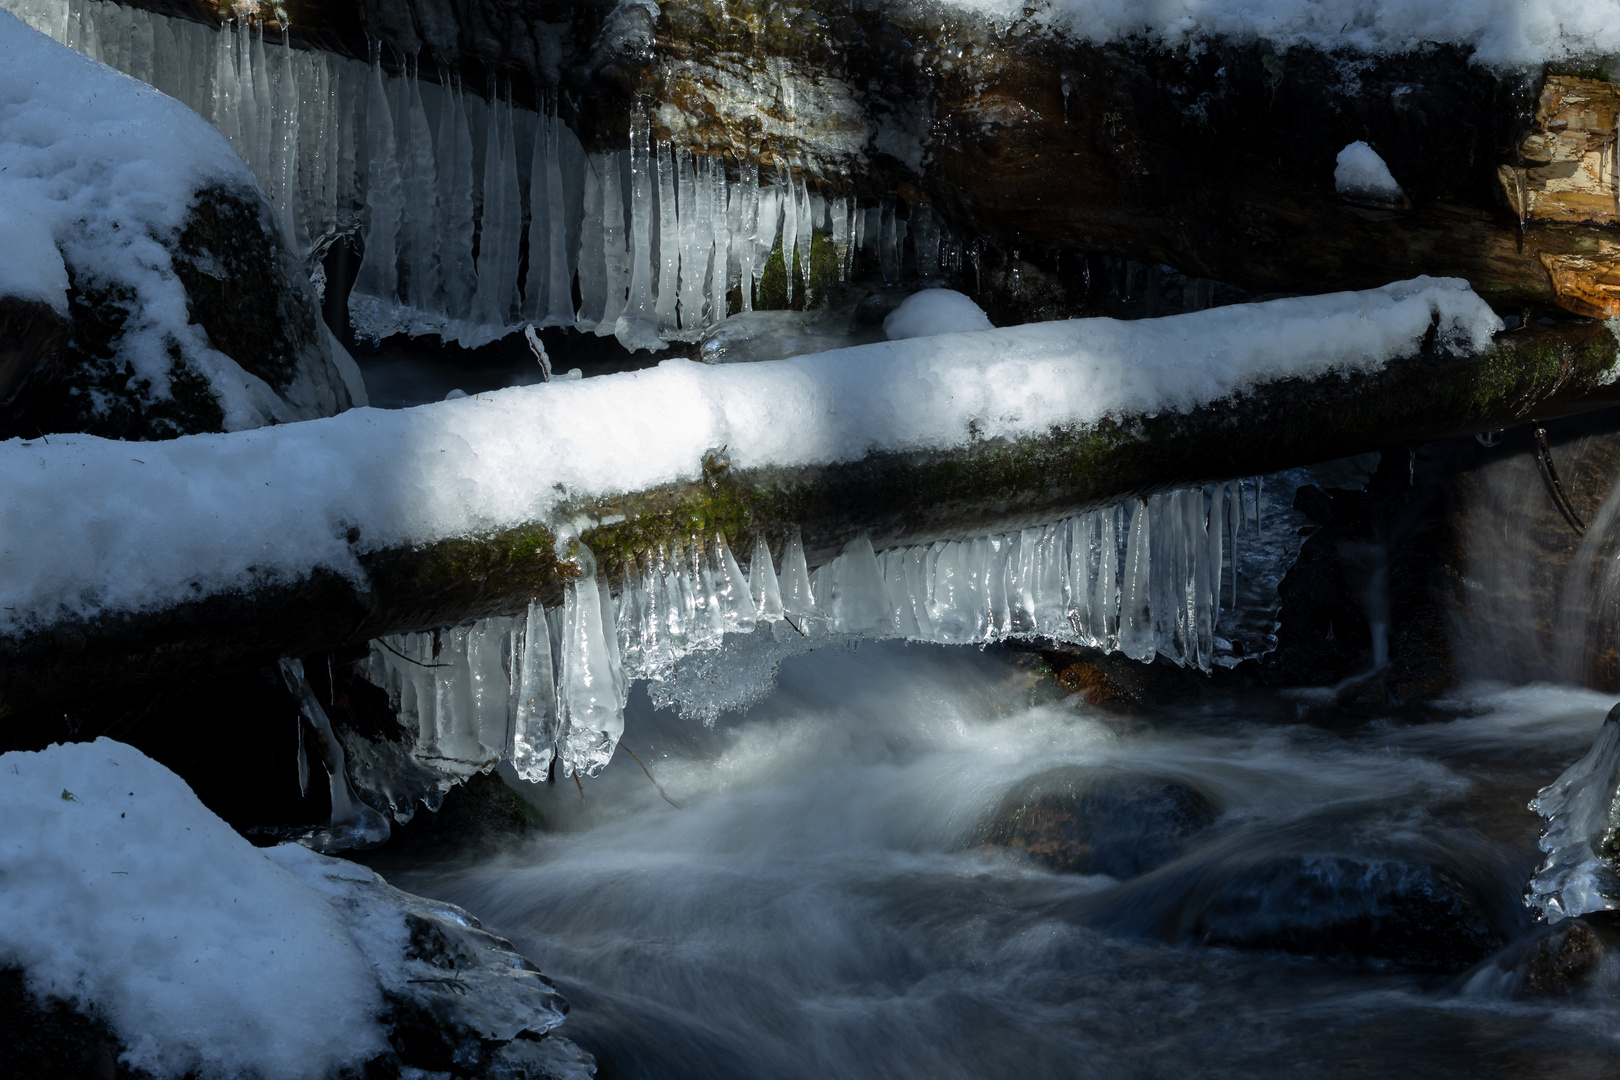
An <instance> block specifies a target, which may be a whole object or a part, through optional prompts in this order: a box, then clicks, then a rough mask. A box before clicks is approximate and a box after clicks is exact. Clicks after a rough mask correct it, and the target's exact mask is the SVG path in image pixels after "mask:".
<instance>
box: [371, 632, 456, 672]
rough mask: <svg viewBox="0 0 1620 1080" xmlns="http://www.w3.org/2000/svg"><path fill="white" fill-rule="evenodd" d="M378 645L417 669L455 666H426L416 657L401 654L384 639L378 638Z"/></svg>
mask: <svg viewBox="0 0 1620 1080" xmlns="http://www.w3.org/2000/svg"><path fill="white" fill-rule="evenodd" d="M377 644H379V645H381V646H382V647H383V648H385V649H387V650H388V651H389V652H391V653H393V654H394V655H395V656H397V657H399V658H400V659H401V660H404V661H406V662H408V663H412V664H415V665H416V666H417V667H452V666H453V665H451V664H424V663H422V661H420V660H418V659H416V657H414V656H406V655H405V654H404V653H402V652H400V651H399V650H398V649H396V648H394V647H393V646H392V645H390V644H388V642H386V641H384V640H383V639H382V638H377Z"/></svg>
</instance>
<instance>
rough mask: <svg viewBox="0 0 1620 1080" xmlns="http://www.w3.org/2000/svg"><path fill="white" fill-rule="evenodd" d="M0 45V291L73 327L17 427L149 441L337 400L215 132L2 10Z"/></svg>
mask: <svg viewBox="0 0 1620 1080" xmlns="http://www.w3.org/2000/svg"><path fill="white" fill-rule="evenodd" d="M0 55H4V56H5V58H6V61H5V63H4V64H3V65H0V161H3V162H5V166H6V167H5V168H4V169H3V170H0V244H3V245H4V249H5V251H6V259H5V260H4V266H3V267H0V297H11V298H16V299H18V300H24V301H31V302H36V303H41V304H46V305H48V306H49V307H50V309H51V310H52V311H54V312H55V313H57V314H58V315H61V316H65V317H67V318H68V319H69V320H70V322H71V325H72V332H71V335H70V337H69V340H68V341H67V343H66V345H65V347H63V348H62V349H61V350H59V352H58V353H56V354H53V355H38V356H34V357H33V358H32V361H33V362H32V364H31V365H30V369H29V371H28V372H26V373H25V374H26V375H27V376H28V379H27V383H26V384H25V385H23V387H22V389H21V390H20V391H18V395H19V397H18V401H19V402H20V403H21V405H20V406H19V407H22V408H26V410H27V413H28V416H27V423H26V424H18V425H14V427H20V428H21V429H23V430H28V431H30V432H32V431H33V430H35V429H43V430H46V431H57V430H68V431H76V430H89V431H95V432H99V433H102V434H108V435H114V436H119V437H124V438H155V437H165V436H172V435H177V434H183V433H187V432H193V431H202V430H237V429H241V428H250V427H258V426H261V425H264V424H267V423H271V422H286V421H290V420H300V419H310V418H313V417H317V416H328V415H331V414H333V413H335V412H338V411H340V410H341V409H343V408H345V407H347V406H348V405H349V404H350V403H351V395H350V393H349V391H348V389H347V387H346V385H345V381H344V377H343V374H342V369H341V368H340V367H339V365H340V364H341V363H343V362H345V361H347V357H346V356H345V357H340V356H337V355H336V354H335V353H334V350H333V345H332V343H331V342H330V341H329V335H328V334H327V333H326V331H325V328H324V326H322V324H321V322H320V318H319V314H318V311H317V308H316V302H315V297H314V293H313V290H312V289H311V287H310V284H309V282H308V280H307V278H306V277H305V276H304V274H303V270H302V267H301V266H300V265H299V263H298V260H297V259H296V258H295V257H293V256H292V255H291V254H290V253H289V252H288V251H287V249H286V246H285V243H284V242H283V240H282V238H281V236H280V235H279V233H278V231H277V229H276V228H275V227H274V225H273V221H274V217H273V213H272V211H271V210H270V207H269V205H268V203H267V202H266V201H265V198H264V195H263V194H262V193H261V192H260V190H259V188H258V186H257V184H256V182H255V180H254V178H253V174H252V173H251V172H250V171H249V170H248V168H247V166H246V165H244V164H243V162H242V160H241V158H240V157H238V156H237V154H236V153H235V151H233V150H232V149H231V147H230V144H229V143H228V142H226V140H225V138H224V137H223V136H222V135H220V133H219V132H218V131H217V130H215V129H214V127H213V126H212V125H210V124H209V123H208V122H207V121H205V120H204V119H202V117H200V116H198V115H197V114H196V113H194V112H192V111H191V110H189V109H187V108H186V107H185V106H183V105H181V104H180V103H179V102H177V101H175V100H173V99H172V98H169V97H167V96H166V95H164V94H161V93H159V92H157V91H156V90H153V89H152V88H150V87H148V86H146V85H144V84H142V83H140V82H138V81H136V80H134V79H131V78H129V77H127V76H125V75H122V74H119V73H118V72H116V71H114V70H113V69H111V68H109V67H106V66H104V65H102V64H99V63H96V62H95V61H93V60H89V59H86V58H85V57H83V56H81V55H79V54H78V53H76V52H74V51H73V50H71V49H68V48H66V47H64V46H62V45H59V44H57V43H56V42H54V41H52V40H51V39H49V38H48V37H46V36H45V35H43V34H41V33H39V32H37V31H35V30H32V29H30V28H29V27H28V26H26V25H24V24H23V23H22V22H21V21H19V20H18V19H17V18H16V17H14V16H13V15H11V14H9V13H6V12H3V11H0ZM339 351H341V350H339ZM348 362H349V363H352V361H348ZM6 392H7V388H6V387H0V397H3V396H5V395H6Z"/></svg>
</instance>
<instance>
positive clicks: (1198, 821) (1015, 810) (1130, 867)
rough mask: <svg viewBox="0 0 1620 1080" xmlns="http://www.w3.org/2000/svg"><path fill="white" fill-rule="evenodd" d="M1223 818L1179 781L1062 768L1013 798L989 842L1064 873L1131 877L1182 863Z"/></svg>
mask: <svg viewBox="0 0 1620 1080" xmlns="http://www.w3.org/2000/svg"><path fill="white" fill-rule="evenodd" d="M1215 816H1216V809H1215V806H1214V804H1213V803H1211V802H1210V800H1209V799H1208V798H1207V797H1206V796H1204V795H1203V794H1202V793H1201V792H1198V791H1196V790H1194V789H1193V788H1191V787H1188V786H1187V785H1186V784H1183V783H1180V782H1178V781H1175V780H1170V779H1166V778H1164V777H1153V776H1130V775H1117V774H1112V775H1111V774H1102V775H1098V774H1097V773H1095V772H1094V771H1091V770H1083V769H1060V770H1056V771H1054V772H1050V773H1046V774H1044V775H1041V776H1038V777H1035V778H1034V779H1032V780H1029V781H1027V782H1026V783H1025V784H1024V785H1023V786H1022V787H1021V788H1020V789H1018V790H1017V791H1015V792H1014V793H1013V794H1011V795H1009V796H1008V798H1007V799H1006V801H1005V802H1004V803H1003V804H1002V809H1001V810H1000V811H999V813H998V814H997V816H996V819H995V820H994V821H993V822H992V823H991V824H990V826H989V827H988V829H987V830H986V836H985V841H986V842H987V843H991V844H999V845H1002V846H1005V847H1009V848H1013V849H1016V850H1020V851H1024V852H1026V853H1028V855H1029V856H1030V857H1031V858H1033V859H1035V860H1036V861H1037V862H1041V863H1044V864H1045V865H1047V866H1049V867H1051V868H1052V869H1054V870H1058V871H1061V872H1064V873H1075V874H1108V875H1110V876H1112V877H1116V878H1121V879H1123V878H1130V877H1135V876H1136V875H1138V874H1141V873H1145V872H1146V871H1148V870H1152V869H1155V868H1156V867H1159V866H1162V865H1164V864H1165V863H1167V862H1169V861H1170V860H1171V859H1173V858H1175V857H1176V856H1177V855H1178V854H1179V853H1180V852H1181V849H1182V847H1183V846H1184V845H1185V843H1186V841H1187V840H1188V838H1190V837H1191V836H1193V835H1194V834H1196V833H1199V832H1201V831H1203V830H1204V829H1205V828H1207V827H1208V826H1209V825H1210V823H1211V822H1213V821H1214V820H1215Z"/></svg>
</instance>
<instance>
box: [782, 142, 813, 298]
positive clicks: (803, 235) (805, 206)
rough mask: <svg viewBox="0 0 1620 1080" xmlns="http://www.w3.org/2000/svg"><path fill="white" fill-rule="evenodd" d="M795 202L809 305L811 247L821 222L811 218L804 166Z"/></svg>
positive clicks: (801, 260)
mask: <svg viewBox="0 0 1620 1080" xmlns="http://www.w3.org/2000/svg"><path fill="white" fill-rule="evenodd" d="M788 180H789V182H790V183H791V182H792V174H791V173H789V175H788ZM795 202H796V203H797V205H798V210H799V233H798V236H797V238H796V239H795V241H794V242H795V243H796V244H797V245H798V250H799V273H800V274H802V275H803V277H804V302H805V305H806V306H809V304H810V274H811V270H812V267H811V265H810V260H811V249H812V247H813V246H814V243H815V235H816V234H815V229H816V226H817V225H818V224H819V223H818V222H816V221H813V220H812V219H811V213H810V189H809V187H808V185H807V183H806V179H805V173H804V169H803V168H802V166H801V168H800V170H799V191H798V194H797V195H796V196H795Z"/></svg>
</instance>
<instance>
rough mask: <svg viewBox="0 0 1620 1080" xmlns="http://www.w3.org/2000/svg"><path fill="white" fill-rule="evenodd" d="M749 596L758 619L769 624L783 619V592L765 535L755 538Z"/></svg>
mask: <svg viewBox="0 0 1620 1080" xmlns="http://www.w3.org/2000/svg"><path fill="white" fill-rule="evenodd" d="M748 595H749V596H750V597H751V598H752V599H753V601H754V610H755V611H757V612H758V617H759V618H761V619H765V620H767V621H769V622H780V621H781V618H782V610H783V606H782V592H781V587H780V586H779V585H778V584H777V581H776V570H775V568H774V567H772V566H771V548H770V545H769V544H767V543H766V542H765V534H764V533H760V534H759V535H758V536H756V537H754V554H753V557H752V558H751V559H749V560H748Z"/></svg>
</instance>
